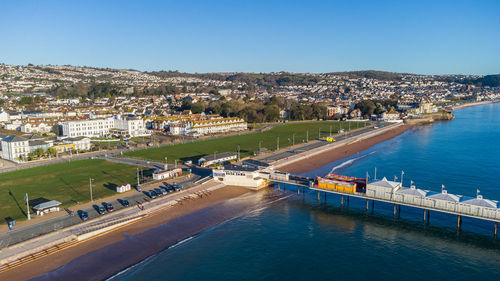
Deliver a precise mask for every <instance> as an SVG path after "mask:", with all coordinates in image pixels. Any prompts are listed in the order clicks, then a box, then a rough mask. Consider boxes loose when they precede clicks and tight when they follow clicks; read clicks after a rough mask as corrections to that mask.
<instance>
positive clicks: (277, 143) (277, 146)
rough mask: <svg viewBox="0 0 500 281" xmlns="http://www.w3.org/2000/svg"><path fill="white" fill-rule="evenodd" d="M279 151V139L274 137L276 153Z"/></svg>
mask: <svg viewBox="0 0 500 281" xmlns="http://www.w3.org/2000/svg"><path fill="white" fill-rule="evenodd" d="M278 150H280V137H276V152H278Z"/></svg>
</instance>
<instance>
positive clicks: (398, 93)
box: [0, 64, 500, 163]
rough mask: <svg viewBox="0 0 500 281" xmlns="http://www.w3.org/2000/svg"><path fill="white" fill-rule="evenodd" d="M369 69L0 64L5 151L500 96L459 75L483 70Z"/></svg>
mask: <svg viewBox="0 0 500 281" xmlns="http://www.w3.org/2000/svg"><path fill="white" fill-rule="evenodd" d="M367 73H368V74H370V75H368V74H367ZM367 73H364V74H363V73H350V72H347V73H330V74H290V73H270V74H267V75H266V74H261V75H258V77H259V78H258V79H257V78H256V77H257V75H256V74H239V73H220V74H207V75H203V74H186V73H178V72H151V73H148V72H141V71H137V70H117V69H100V68H91V67H75V66H51V65H48V66H34V65H27V66H13V65H5V64H0V108H1V109H0V126H1V128H2V133H1V134H0V139H1V149H2V152H1V156H2V158H3V159H5V160H9V161H13V162H15V163H20V162H26V161H35V160H43V159H51V158H53V157H59V156H60V155H65V154H70V155H71V154H73V153H84V152H88V151H92V150H98V149H101V148H102V144H103V143H106V142H108V143H116V142H120V143H122V142H124V141H125V142H128V141H130V140H132V141H133V140H138V139H140V138H142V139H143V140H144V139H145V138H147V139H148V141H145V142H144V143H143V145H151V144H152V142H151V140H154V137H155V136H162V137H165V138H174V139H175V138H176V137H188V138H197V137H203V136H211V135H217V134H227V133H234V132H242V131H246V130H248V128H249V124H251V123H255V122H277V121H287V120H311V119H354V120H368V119H370V120H375V121H387V122H401V121H402V120H403V119H404V118H419V117H421V116H422V115H425V114H432V113H436V112H438V111H441V110H447V108H448V106H450V105H454V104H457V103H464V102H477V101H494V100H498V99H499V98H500V90H499V88H498V87H483V86H476V85H473V84H465V83H461V81H462V80H464V79H469V80H470V79H477V78H480V77H479V76H435V75H430V76H429V75H413V74H397V75H396V74H391V75H387V73H382V74H380V73H377V72H367ZM252 79H253V80H252ZM257 114H260V115H259V116H260V117H259V116H256V115H257ZM127 145H128V144H127ZM109 147H110V146H109V145H108V148H109Z"/></svg>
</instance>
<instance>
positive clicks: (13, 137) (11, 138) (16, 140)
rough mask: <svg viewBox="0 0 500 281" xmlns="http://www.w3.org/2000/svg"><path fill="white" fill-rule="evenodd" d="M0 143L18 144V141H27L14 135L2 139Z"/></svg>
mask: <svg viewBox="0 0 500 281" xmlns="http://www.w3.org/2000/svg"><path fill="white" fill-rule="evenodd" d="M2 141H4V142H20V141H27V139H25V138H23V137H19V136H16V135H11V136H8V137H6V138H4V139H3V140H2Z"/></svg>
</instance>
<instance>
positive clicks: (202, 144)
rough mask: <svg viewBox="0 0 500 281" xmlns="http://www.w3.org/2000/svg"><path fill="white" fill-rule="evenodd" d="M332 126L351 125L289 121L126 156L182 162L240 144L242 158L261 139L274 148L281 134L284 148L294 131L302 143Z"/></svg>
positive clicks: (353, 126) (255, 148) (355, 124)
mask: <svg viewBox="0 0 500 281" xmlns="http://www.w3.org/2000/svg"><path fill="white" fill-rule="evenodd" d="M364 125H365V123H363V122H359V123H358V122H352V123H351V129H356V128H361V127H363V126H364ZM330 126H331V127H332V134H334V133H336V132H337V131H338V129H339V128H340V127H342V128H344V129H345V130H346V131H347V129H348V127H349V125H348V123H347V122H326V121H320V122H310V123H296V124H287V125H281V126H277V127H274V128H272V129H270V130H268V131H265V132H261V133H251V134H245V135H241V136H230V137H224V138H218V139H212V140H202V141H197V142H193V143H184V144H177V145H172V146H163V147H158V148H148V149H143V150H136V151H131V152H127V153H124V156H127V157H135V158H142V159H147V160H153V161H165V157H168V162H169V163H173V162H174V160H175V159H178V160H181V161H187V160H192V161H193V162H195V161H197V160H198V159H199V158H200V157H202V156H205V155H209V154H213V153H214V152H217V153H222V152H237V147H238V145H239V146H240V151H241V157H242V158H243V157H246V156H250V155H253V154H254V152H258V150H259V142H260V143H261V147H262V148H267V149H269V150H275V149H276V139H277V137H279V146H280V148H283V147H287V146H290V145H292V143H293V139H294V137H293V135H294V134H295V144H298V143H302V142H304V141H305V140H306V134H307V133H306V132H307V131H309V141H310V140H313V139H318V130H321V137H322V138H323V137H327V136H328V135H329V134H330Z"/></svg>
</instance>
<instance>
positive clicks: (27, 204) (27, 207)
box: [24, 193, 31, 220]
mask: <svg viewBox="0 0 500 281" xmlns="http://www.w3.org/2000/svg"><path fill="white" fill-rule="evenodd" d="M24 200H25V201H26V212H27V213H28V220H31V215H30V205H29V203H28V202H29V200H28V193H26V196H24Z"/></svg>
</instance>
